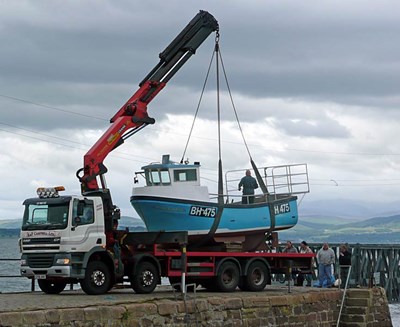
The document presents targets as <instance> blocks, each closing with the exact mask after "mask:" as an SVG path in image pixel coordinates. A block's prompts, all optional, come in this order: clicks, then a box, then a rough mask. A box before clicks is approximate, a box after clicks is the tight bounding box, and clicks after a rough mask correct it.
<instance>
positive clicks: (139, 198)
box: [131, 155, 309, 248]
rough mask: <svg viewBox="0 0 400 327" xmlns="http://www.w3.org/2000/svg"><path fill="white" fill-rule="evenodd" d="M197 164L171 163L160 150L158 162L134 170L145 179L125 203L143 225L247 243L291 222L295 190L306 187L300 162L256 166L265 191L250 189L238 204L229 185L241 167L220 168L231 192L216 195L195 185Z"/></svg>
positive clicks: (196, 237) (294, 213)
mask: <svg viewBox="0 0 400 327" xmlns="http://www.w3.org/2000/svg"><path fill="white" fill-rule="evenodd" d="M200 168H201V165H200V163H199V162H194V163H193V164H189V163H177V162H173V161H171V160H170V156H169V155H164V156H163V158H162V160H161V162H158V163H151V164H149V165H146V166H144V167H142V171H140V172H137V173H136V174H137V175H141V176H143V177H144V179H145V182H146V185H145V186H142V187H134V188H133V194H132V197H131V204H132V206H133V207H134V208H135V210H136V212H137V213H138V214H139V216H140V217H141V218H142V220H143V221H144V223H145V225H146V227H147V230H148V231H151V232H155V231H182V230H185V231H188V233H189V238H190V239H191V240H200V239H201V238H204V237H207V238H209V239H213V240H214V241H226V240H229V241H238V240H239V241H241V242H245V241H246V243H247V244H249V245H248V247H249V248H251V247H252V246H253V245H252V244H253V243H258V242H259V241H260V239H264V238H265V236H266V235H268V234H271V233H272V232H275V231H279V230H284V229H288V228H292V227H293V226H295V225H296V224H297V221H298V210H297V199H298V194H304V193H306V192H307V191H308V187H309V186H308V174H307V165H306V164H300V165H287V166H275V167H265V168H261V169H259V171H260V170H261V171H262V172H264V175H265V176H264V179H263V182H264V184H266V183H265V182H269V183H270V184H271V185H270V191H268V186H267V192H261V193H259V194H257V193H256V194H255V198H254V203H251V204H242V195H240V194H238V193H239V192H238V191H237V186H236V187H230V186H229V184H231V185H234V184H236V185H237V183H238V182H239V180H240V178H239V180H238V176H239V174H240V173H241V174H243V172H244V170H236V171H228V172H227V173H226V184H227V186H226V189H234V190H236V192H235V191H233V192H232V191H231V192H228V193H227V194H225V195H223V197H222V199H223V201H221V196H218V194H212V193H209V190H208V187H207V186H204V185H201V183H200ZM259 171H258V173H255V175H258V174H259ZM300 188H301V190H300ZM229 193H230V194H229Z"/></svg>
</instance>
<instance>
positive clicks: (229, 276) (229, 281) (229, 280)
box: [215, 261, 240, 292]
mask: <svg viewBox="0 0 400 327" xmlns="http://www.w3.org/2000/svg"><path fill="white" fill-rule="evenodd" d="M239 280H240V273H239V268H238V266H237V265H236V264H234V263H233V262H230V261H228V262H225V263H223V264H222V265H221V267H220V268H219V271H218V275H217V277H216V278H215V284H216V287H217V289H218V290H219V291H221V292H233V291H234V290H235V289H236V287H238V285H239Z"/></svg>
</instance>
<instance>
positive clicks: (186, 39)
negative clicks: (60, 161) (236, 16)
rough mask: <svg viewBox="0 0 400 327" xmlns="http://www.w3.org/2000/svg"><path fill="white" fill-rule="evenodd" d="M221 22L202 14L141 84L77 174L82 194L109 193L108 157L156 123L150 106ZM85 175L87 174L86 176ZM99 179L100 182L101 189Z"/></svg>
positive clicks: (95, 145)
mask: <svg viewBox="0 0 400 327" xmlns="http://www.w3.org/2000/svg"><path fill="white" fill-rule="evenodd" d="M217 30H218V22H217V21H216V20H215V18H214V17H213V16H212V15H211V14H210V13H208V12H206V11H200V12H199V13H198V14H197V15H196V16H195V17H194V18H193V19H192V20H191V21H190V22H189V24H188V25H187V26H186V27H185V28H184V29H183V30H182V31H181V33H179V34H178V36H177V37H176V38H175V39H174V40H173V41H172V42H171V43H170V44H169V45H168V46H167V48H166V49H165V50H164V51H163V52H162V53H160V55H159V57H160V62H159V63H158V64H157V65H156V66H155V67H154V68H153V69H152V70H151V72H150V73H149V74H148V75H147V76H146V77H145V78H144V79H143V80H142V82H141V83H140V84H139V89H138V90H137V91H136V92H135V94H134V95H132V97H131V98H130V99H129V100H128V101H127V102H126V103H125V104H124V105H123V106H122V107H121V109H119V111H118V112H117V113H116V114H115V115H114V116H113V117H112V118H111V120H110V122H111V126H110V127H109V128H108V130H107V131H106V132H105V133H104V134H103V135H102V136H101V137H100V139H99V140H98V141H97V142H96V143H95V144H94V145H93V146H92V148H91V149H90V150H89V151H88V152H87V153H86V155H85V156H84V159H83V161H84V165H83V168H81V169H79V170H78V171H77V173H76V175H77V177H78V179H79V181H80V182H81V189H82V193H86V192H89V191H99V190H104V189H106V185H105V179H104V176H103V175H104V174H105V173H106V172H107V168H106V167H105V166H104V164H103V161H104V159H105V158H106V157H107V155H108V154H109V153H110V152H111V151H113V150H114V149H115V148H117V147H118V146H119V145H121V144H122V143H123V142H124V140H125V139H126V138H128V137H129V136H131V135H133V134H134V133H136V132H137V131H139V130H140V129H142V128H143V127H145V126H147V125H148V124H154V122H155V121H154V119H153V118H150V117H149V116H148V114H147V105H148V104H149V103H150V101H151V100H153V98H154V97H155V96H156V95H157V94H158V92H160V91H161V90H162V89H163V88H164V86H165V85H166V84H167V82H168V81H169V80H170V79H171V78H172V77H173V76H174V75H175V73H176V72H177V71H178V70H179V69H180V68H181V67H182V66H183V64H184V63H185V62H186V61H187V60H188V59H189V58H190V57H191V56H192V55H193V54H195V52H196V49H197V48H198V47H199V46H200V45H201V44H202V43H203V42H204V40H205V39H206V38H207V37H208V36H209V35H210V34H211V33H212V32H214V31H217ZM82 172H83V174H82ZM97 177H99V178H100V182H101V187H99V184H98V181H97Z"/></svg>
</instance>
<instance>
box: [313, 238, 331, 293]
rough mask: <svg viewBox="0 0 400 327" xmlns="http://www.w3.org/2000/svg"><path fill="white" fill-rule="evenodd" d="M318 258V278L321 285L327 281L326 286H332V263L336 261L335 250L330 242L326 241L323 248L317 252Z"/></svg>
mask: <svg viewBox="0 0 400 327" xmlns="http://www.w3.org/2000/svg"><path fill="white" fill-rule="evenodd" d="M317 260H318V279H319V286H318V287H322V286H323V285H324V281H326V287H331V286H332V264H334V263H335V252H333V250H332V249H331V248H330V247H329V245H328V243H324V245H323V246H322V248H321V249H320V250H319V251H318V253H317Z"/></svg>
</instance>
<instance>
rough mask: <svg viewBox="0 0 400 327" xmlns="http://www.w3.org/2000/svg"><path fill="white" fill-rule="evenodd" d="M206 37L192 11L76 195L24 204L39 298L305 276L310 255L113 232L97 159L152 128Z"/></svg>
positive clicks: (44, 195) (173, 235)
mask: <svg viewBox="0 0 400 327" xmlns="http://www.w3.org/2000/svg"><path fill="white" fill-rule="evenodd" d="M213 32H216V34H217V36H216V39H217V38H218V35H219V34H218V33H219V26H218V22H217V20H216V19H215V18H214V17H213V16H212V15H211V14H210V13H208V12H206V11H200V12H199V13H198V14H197V15H196V16H195V17H194V18H193V19H192V20H191V21H190V22H189V24H188V25H187V26H186V27H185V28H184V29H183V30H182V31H181V32H180V33H179V34H178V36H177V37H176V38H175V39H174V40H173V41H172V42H171V43H170V44H169V45H168V46H167V47H166V49H165V50H164V51H163V52H161V53H160V55H159V58H160V61H159V63H158V64H157V65H156V66H155V67H154V68H153V69H152V70H151V71H150V73H149V74H148V75H147V76H146V77H145V78H144V79H143V80H142V81H141V83H140V84H139V89H138V90H137V91H136V92H135V93H134V94H133V95H132V97H131V98H130V99H129V100H128V101H127V102H126V103H125V104H124V105H123V106H122V107H121V108H120V109H119V110H118V112H117V113H116V114H115V115H114V116H113V117H112V118H111V120H110V123H111V125H110V127H109V128H108V129H107V131H106V132H105V133H104V134H103V135H102V136H101V137H100V139H99V140H98V141H97V142H96V143H95V144H94V145H93V147H92V148H91V149H90V150H89V151H88V152H87V153H86V154H85V156H84V160H83V161H84V165H83V168H81V169H79V170H78V171H77V173H76V176H77V177H78V179H79V181H80V183H81V195H63V194H61V192H62V191H64V187H62V186H59V187H40V188H38V189H37V197H34V198H29V199H26V200H25V201H24V203H23V205H24V206H25V210H24V215H23V221H22V227H21V234H20V249H21V266H20V272H21V275H22V276H25V277H27V278H30V279H32V280H33V281H35V280H37V283H38V285H39V287H40V289H41V290H42V291H43V292H45V293H47V294H59V293H61V292H62V291H63V290H64V289H65V287H66V285H68V284H76V283H79V284H80V286H81V288H82V290H83V291H84V292H85V293H86V294H90V295H98V294H104V293H106V292H108V291H109V290H111V289H112V288H113V287H114V286H115V285H116V284H118V283H124V282H125V281H126V280H128V281H129V283H130V286H131V287H132V289H133V290H134V291H135V292H136V293H142V294H143V293H151V292H153V291H154V289H155V288H156V286H157V285H159V284H160V283H161V280H162V277H166V278H168V279H169V280H170V282H171V284H173V285H175V284H176V283H179V282H180V284H181V286H180V287H181V289H182V290H183V289H184V288H185V287H184V286H185V284H187V283H192V284H195V285H202V286H203V287H205V288H207V289H209V290H219V291H224V292H229V291H233V290H235V289H236V288H237V287H239V288H241V289H243V290H249V291H260V290H262V289H264V288H265V286H266V285H267V284H268V283H270V282H271V275H272V274H274V273H277V272H283V271H286V270H287V268H288V267H292V268H296V269H302V271H309V270H310V267H311V259H312V257H313V255H312V254H311V255H310V254H301V255H300V254H286V253H276V252H271V251H264V250H257V251H251V252H249V251H242V250H240V249H237V248H234V249H233V250H232V248H229V246H230V245H229V244H219V245H218V246H215V245H210V244H204V245H203V246H198V247H196V248H193V247H191V246H190V244H188V233H187V231H181V232H162V231H160V232H129V231H117V230H115V229H114V222H116V221H118V219H119V218H120V210H119V208H118V207H117V206H115V205H114V204H113V201H112V198H111V193H110V190H109V189H108V188H107V185H106V181H105V176H104V175H105V173H106V172H107V168H106V167H105V165H104V163H103V161H104V160H105V158H106V157H107V155H108V154H109V153H110V152H111V151H113V150H115V149H116V148H117V147H119V146H120V145H121V144H123V142H124V141H125V140H126V139H127V138H128V137H130V136H132V135H134V134H135V133H136V132H138V131H140V130H141V129H143V128H144V127H146V126H147V125H149V124H154V122H155V120H154V119H153V118H151V117H149V115H148V113H147V105H148V104H149V103H150V102H151V100H152V99H153V98H154V97H155V96H156V95H157V94H158V93H159V92H160V91H161V90H162V89H163V88H164V87H165V85H166V84H167V82H168V81H169V80H170V79H171V78H172V77H173V76H174V74H175V73H176V72H177V71H178V70H179V69H180V68H181V67H182V65H183V64H184V63H185V62H186V61H187V60H188V59H189V58H190V57H191V56H192V55H194V54H195V52H196V49H197V48H198V47H199V46H200V45H201V44H202V43H203V42H204V41H205V40H206V39H207V37H208V36H209V35H210V34H211V33H213Z"/></svg>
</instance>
